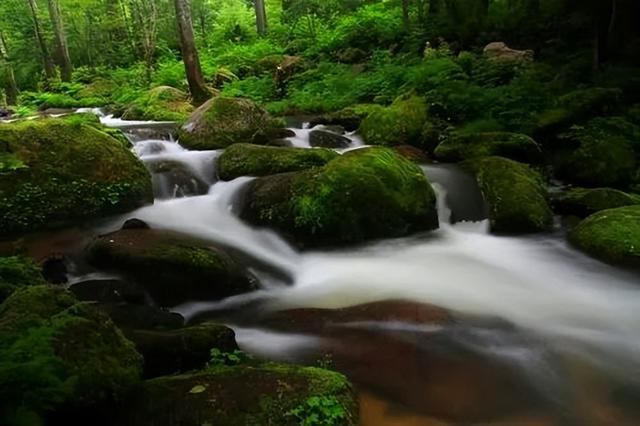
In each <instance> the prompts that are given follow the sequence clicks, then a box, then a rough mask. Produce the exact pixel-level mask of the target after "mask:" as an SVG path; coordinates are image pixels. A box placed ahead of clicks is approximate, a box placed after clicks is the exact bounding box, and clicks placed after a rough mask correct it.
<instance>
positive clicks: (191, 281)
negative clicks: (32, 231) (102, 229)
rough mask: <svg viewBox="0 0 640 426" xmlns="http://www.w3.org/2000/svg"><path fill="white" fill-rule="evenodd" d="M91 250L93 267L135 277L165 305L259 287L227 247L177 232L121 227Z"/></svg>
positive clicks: (90, 255) (230, 294)
mask: <svg viewBox="0 0 640 426" xmlns="http://www.w3.org/2000/svg"><path fill="white" fill-rule="evenodd" d="M88 250H89V260H90V262H91V263H92V264H93V265H95V266H96V267H99V268H106V269H112V270H116V271H120V272H123V273H126V274H128V275H130V276H131V277H132V278H134V279H135V280H136V281H138V282H139V283H140V284H141V285H142V286H143V287H144V288H145V290H147V292H148V293H149V294H150V296H151V297H152V298H153V299H154V301H156V302H157V303H159V304H160V305H162V306H176V305H178V304H180V303H182V302H185V301H189V300H212V299H222V298H224V297H227V296H232V295H235V294H240V293H246V292H248V291H252V290H255V289H256V283H255V282H254V279H253V277H251V276H250V274H248V273H247V272H246V271H245V270H244V268H243V267H241V266H240V265H239V264H238V263H236V261H235V260H233V258H232V257H231V256H229V255H228V254H227V253H226V252H225V251H224V250H223V249H221V248H219V247H215V246H213V245H210V244H205V243H202V242H200V241H197V240H194V239H191V238H188V237H184V236H181V235H179V234H175V233H170V232H163V231H156V230H121V231H117V232H114V233H112V234H108V235H104V236H102V237H100V238H98V239H96V240H95V241H94V242H93V243H92V244H91V246H90V247H89V249H88Z"/></svg>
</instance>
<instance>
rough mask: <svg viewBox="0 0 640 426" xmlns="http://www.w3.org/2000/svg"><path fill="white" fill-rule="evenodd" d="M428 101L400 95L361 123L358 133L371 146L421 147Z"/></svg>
mask: <svg viewBox="0 0 640 426" xmlns="http://www.w3.org/2000/svg"><path fill="white" fill-rule="evenodd" d="M426 119H427V104H426V103H425V101H424V99H423V98H421V97H419V96H409V97H407V98H398V99H396V100H395V101H394V102H393V104H392V105H391V106H389V107H387V108H380V109H377V110H374V111H372V112H371V114H369V115H368V116H367V117H366V118H365V119H364V120H363V121H362V124H360V128H359V129H358V132H359V133H360V134H361V135H362V137H363V138H364V140H365V142H367V143H368V144H371V145H385V146H393V145H404V144H409V145H414V146H417V147H421V146H422V145H423V141H422V128H423V126H424V124H425V122H426Z"/></svg>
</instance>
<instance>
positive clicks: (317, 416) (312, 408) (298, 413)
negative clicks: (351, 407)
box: [287, 395, 347, 426]
mask: <svg viewBox="0 0 640 426" xmlns="http://www.w3.org/2000/svg"><path fill="white" fill-rule="evenodd" d="M287 416H290V417H295V418H296V420H298V422H299V424H300V425H302V426H317V425H322V426H332V425H337V424H340V423H342V422H343V421H344V420H345V419H346V418H347V412H346V411H345V409H344V407H343V406H342V404H340V401H338V399H337V398H336V397H335V396H326V395H323V396H312V397H310V398H308V399H307V400H306V401H305V402H304V403H302V404H300V405H298V406H297V407H295V408H294V409H292V410H291V411H289V412H287Z"/></svg>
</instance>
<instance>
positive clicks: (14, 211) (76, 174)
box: [0, 118, 153, 236]
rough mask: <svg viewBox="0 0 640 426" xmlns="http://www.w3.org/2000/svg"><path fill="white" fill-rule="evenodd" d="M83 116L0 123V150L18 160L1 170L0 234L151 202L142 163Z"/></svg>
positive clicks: (128, 208) (75, 219) (46, 226)
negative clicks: (14, 164)
mask: <svg viewBox="0 0 640 426" xmlns="http://www.w3.org/2000/svg"><path fill="white" fill-rule="evenodd" d="M74 120H76V121H74ZM83 120H84V119H82V118H73V119H41V120H30V121H21V122H16V123H11V124H2V125H0V153H3V154H5V155H10V156H12V157H13V158H15V159H17V160H19V161H20V164H21V166H20V167H18V168H15V169H13V170H2V172H0V234H1V235H3V236H11V235H14V234H18V233H22V232H29V231H34V230H38V229H43V228H53V227H59V226H67V225H71V224H74V223H75V222H76V221H79V220H85V219H93V218H96V217H99V216H104V215H110V214H115V213H119V212H123V211H127V210H132V209H134V208H136V207H139V206H140V205H142V204H144V203H147V202H151V200H152V199H153V196H152V191H151V179H150V176H149V173H148V171H147V169H146V168H145V167H144V165H143V164H142V163H141V162H140V161H139V160H138V159H137V158H136V157H135V156H134V155H133V154H132V153H131V152H130V151H129V150H128V149H126V148H125V147H123V146H122V144H121V143H120V142H118V141H117V140H115V139H114V138H112V137H111V136H109V135H107V134H106V133H105V132H104V131H102V130H100V129H97V128H96V127H95V126H93V125H87V124H85V123H84V122H83Z"/></svg>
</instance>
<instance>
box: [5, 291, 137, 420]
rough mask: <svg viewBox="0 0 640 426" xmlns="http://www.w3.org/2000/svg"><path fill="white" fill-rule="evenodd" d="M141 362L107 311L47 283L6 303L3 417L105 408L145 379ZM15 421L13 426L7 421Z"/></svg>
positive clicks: (22, 416)
mask: <svg viewBox="0 0 640 426" xmlns="http://www.w3.org/2000/svg"><path fill="white" fill-rule="evenodd" d="M141 367H142V360H141V357H140V356H139V355H138V354H137V353H136V351H135V350H134V348H133V344H132V343H131V342H129V341H127V340H126V339H125V338H124V337H123V336H122V334H121V333H120V331H119V330H118V329H117V328H116V327H115V326H114V325H113V323H111V321H110V320H109V319H108V318H107V317H105V316H104V315H103V314H101V313H99V312H98V311H96V310H94V309H93V307H91V306H89V305H84V304H80V303H78V302H77V300H76V299H75V298H74V297H73V296H72V295H71V294H70V293H68V292H66V291H65V290H62V289H56V288H52V287H47V286H35V287H28V288H25V289H21V290H18V291H16V292H15V293H14V294H13V295H12V296H11V297H9V298H8V299H7V300H6V301H5V302H4V303H3V304H2V305H0V382H2V384H3V386H2V387H1V389H0V416H4V418H2V417H0V420H2V421H3V424H4V422H5V421H11V422H14V421H16V418H24V413H25V412H26V413H30V417H33V418H35V419H37V418H39V417H41V416H43V415H45V414H46V413H48V412H51V411H56V410H58V409H72V408H89V407H94V408H97V407H100V406H101V404H103V403H107V402H109V401H114V400H116V399H118V398H119V397H120V396H121V395H122V394H123V392H124V391H125V390H127V389H128V388H129V387H130V386H132V385H134V384H135V383H137V382H138V381H139V378H140V372H141ZM9 424H11V423H9Z"/></svg>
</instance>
